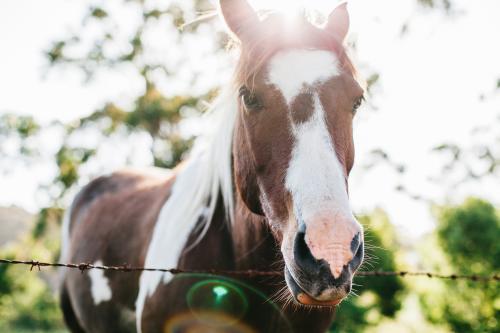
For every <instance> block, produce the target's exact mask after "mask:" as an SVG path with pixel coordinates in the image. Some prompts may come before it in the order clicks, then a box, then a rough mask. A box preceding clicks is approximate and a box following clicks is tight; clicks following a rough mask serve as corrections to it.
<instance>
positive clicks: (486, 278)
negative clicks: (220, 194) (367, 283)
mask: <svg viewBox="0 0 500 333" xmlns="http://www.w3.org/2000/svg"><path fill="white" fill-rule="evenodd" d="M0 264H5V265H26V266H30V271H32V270H33V269H34V268H38V270H41V268H42V267H66V268H71V269H78V270H80V271H81V272H82V273H83V272H84V271H87V270H90V269H100V270H104V271H115V272H143V271H148V272H163V273H171V274H174V275H175V274H212V275H227V276H239V277H259V276H262V277H265V276H283V272H280V271H259V270H242V271H236V270H217V269H208V270H207V269H204V270H191V269H180V268H152V267H133V266H129V265H127V264H124V265H119V266H105V265H95V264H90V263H79V264H75V263H49V262H43V261H36V260H11V259H0ZM356 276H361V277H388V276H399V277H410V276H415V277H419V276H420V277H427V278H434V279H447V280H468V281H474V282H498V281H500V273H498V272H495V273H493V274H490V275H477V274H441V273H432V272H419V271H416V272H412V271H359V272H357V273H356Z"/></svg>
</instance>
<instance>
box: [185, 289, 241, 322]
mask: <svg viewBox="0 0 500 333" xmlns="http://www.w3.org/2000/svg"><path fill="white" fill-rule="evenodd" d="M186 299H187V304H188V307H189V309H190V310H191V312H192V313H193V314H194V315H195V316H197V315H198V314H200V315H199V319H200V320H202V319H203V318H205V317H206V314H207V313H210V312H216V313H219V314H220V313H222V314H225V315H227V316H228V317H230V318H232V319H233V320H232V321H231V322H225V323H224V324H225V325H232V324H234V323H235V322H237V321H238V320H239V319H241V318H242V317H243V316H245V314H246V312H247V310H248V301H247V299H246V296H245V294H244V293H243V292H242V290H241V289H240V288H239V287H238V286H236V285H234V284H232V283H230V282H228V281H222V280H217V279H213V280H205V281H200V282H198V283H196V284H195V285H193V286H192V287H191V288H190V289H189V291H188V293H187V296H186Z"/></svg>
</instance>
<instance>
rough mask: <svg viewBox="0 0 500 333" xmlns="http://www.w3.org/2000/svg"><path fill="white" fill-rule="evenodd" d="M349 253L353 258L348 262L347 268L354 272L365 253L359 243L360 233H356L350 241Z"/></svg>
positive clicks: (361, 243)
mask: <svg viewBox="0 0 500 333" xmlns="http://www.w3.org/2000/svg"><path fill="white" fill-rule="evenodd" d="M351 252H352V253H353V254H354V256H353V258H352V260H351V261H350V262H349V267H350V268H351V269H352V270H353V271H354V270H355V269H357V268H358V267H359V266H360V265H361V262H362V261H363V256H364V252H365V251H364V245H363V242H362V241H361V233H358V234H357V235H356V236H355V237H354V238H353V240H352V241H351Z"/></svg>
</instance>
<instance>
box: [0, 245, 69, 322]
mask: <svg viewBox="0 0 500 333" xmlns="http://www.w3.org/2000/svg"><path fill="white" fill-rule="evenodd" d="M30 244H32V243H31V241H30V240H29V239H27V240H25V241H24V242H23V244H19V245H18V247H16V248H12V249H10V250H4V251H0V257H2V258H14V254H16V255H18V254H19V253H20V252H23V250H22V249H21V247H25V246H29V245H30ZM30 250H32V252H36V251H34V249H33V248H31V247H30ZM62 327H63V323H62V317H61V313H60V310H59V306H58V304H57V301H56V298H55V294H54V293H53V292H52V291H51V290H50V289H49V288H48V284H47V281H46V280H43V279H42V278H41V276H40V275H38V273H37V272H36V271H35V270H33V271H32V272H30V270H29V268H27V267H26V266H7V265H0V331H1V332H20V331H30V332H33V331H35V330H36V331H39V332H42V331H43V332H54V330H57V329H62Z"/></svg>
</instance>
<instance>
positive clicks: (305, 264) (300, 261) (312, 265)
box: [293, 228, 321, 273]
mask: <svg viewBox="0 0 500 333" xmlns="http://www.w3.org/2000/svg"><path fill="white" fill-rule="evenodd" d="M301 229H302V230H301ZM301 229H299V232H297V235H296V236H295V242H294V247H293V255H294V259H295V262H296V263H297V265H298V266H299V267H300V268H301V270H303V271H306V272H310V273H314V272H318V271H319V269H320V267H321V263H320V262H319V260H317V259H316V258H314V257H313V255H312V253H311V250H309V246H307V244H306V239H305V237H306V233H305V228H301Z"/></svg>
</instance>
